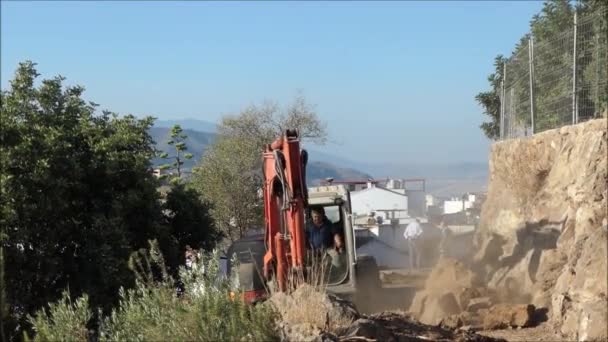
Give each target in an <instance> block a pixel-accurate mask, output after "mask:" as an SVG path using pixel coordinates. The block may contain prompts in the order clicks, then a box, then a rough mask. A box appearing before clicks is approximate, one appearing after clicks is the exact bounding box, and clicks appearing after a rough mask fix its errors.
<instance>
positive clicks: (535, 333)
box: [478, 324, 568, 342]
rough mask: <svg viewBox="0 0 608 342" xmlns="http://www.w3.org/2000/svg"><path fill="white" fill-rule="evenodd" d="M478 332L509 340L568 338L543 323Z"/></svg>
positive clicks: (557, 339) (552, 341)
mask: <svg viewBox="0 0 608 342" xmlns="http://www.w3.org/2000/svg"><path fill="white" fill-rule="evenodd" d="M478 334H480V335H483V336H488V337H493V338H502V339H505V340H507V341H509V342H516V341H517V342H520V341H521V342H524V341H525V342H528V341H542V342H556V341H568V339H566V338H564V337H562V336H561V335H559V334H557V333H556V332H555V329H553V328H552V327H549V326H548V324H543V325H540V326H538V327H534V328H522V329H502V330H486V331H479V332H478Z"/></svg>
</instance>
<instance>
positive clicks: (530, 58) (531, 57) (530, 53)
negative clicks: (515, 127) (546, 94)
mask: <svg viewBox="0 0 608 342" xmlns="http://www.w3.org/2000/svg"><path fill="white" fill-rule="evenodd" d="M528 64H529V65H530V72H529V74H530V126H532V127H531V129H532V135H534V38H533V37H530V39H528Z"/></svg>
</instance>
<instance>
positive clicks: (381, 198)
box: [350, 183, 410, 222]
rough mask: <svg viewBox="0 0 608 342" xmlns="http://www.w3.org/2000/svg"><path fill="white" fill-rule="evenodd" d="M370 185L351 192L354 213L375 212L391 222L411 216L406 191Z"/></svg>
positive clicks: (361, 214)
mask: <svg viewBox="0 0 608 342" xmlns="http://www.w3.org/2000/svg"><path fill="white" fill-rule="evenodd" d="M369 185H370V187H368V188H366V189H363V190H359V191H353V192H351V193H350V200H351V208H352V213H353V214H354V215H355V216H367V215H370V214H371V213H375V215H374V217H378V216H380V217H382V219H383V220H385V221H388V222H390V220H391V219H398V220H400V219H406V218H409V217H410V216H409V213H408V197H407V196H406V195H405V193H404V192H405V191H403V193H402V192H400V191H395V190H393V189H387V188H382V187H377V186H375V185H374V184H373V183H372V184H369Z"/></svg>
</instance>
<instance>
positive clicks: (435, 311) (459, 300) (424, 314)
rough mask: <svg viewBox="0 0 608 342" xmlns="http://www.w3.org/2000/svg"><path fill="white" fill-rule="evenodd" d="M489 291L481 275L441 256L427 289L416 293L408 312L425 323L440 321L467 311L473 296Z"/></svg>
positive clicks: (460, 263)
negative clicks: (481, 279)
mask: <svg viewBox="0 0 608 342" xmlns="http://www.w3.org/2000/svg"><path fill="white" fill-rule="evenodd" d="M487 292H488V291H487V290H486V289H485V288H483V287H481V282H480V279H479V277H478V276H477V275H476V274H475V273H473V272H472V271H471V270H470V269H469V268H468V267H466V266H465V265H464V264H463V263H462V262H460V261H458V260H455V259H449V258H442V259H440V260H439V262H438V263H437V265H436V266H435V267H434V268H433V270H432V271H431V273H430V274H429V276H428V278H427V279H426V282H425V286H424V290H422V291H420V292H418V293H416V296H415V297H414V300H413V302H412V305H411V306H410V309H409V311H410V312H411V313H412V314H413V315H414V317H416V318H417V319H419V320H420V322H422V323H425V324H439V323H440V322H441V320H443V319H445V318H447V317H449V316H451V315H455V314H459V313H461V312H463V311H466V309H467V306H468V305H469V302H470V300H471V299H472V298H475V297H482V296H483V295H486V294H487Z"/></svg>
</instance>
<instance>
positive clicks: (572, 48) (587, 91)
mask: <svg viewBox="0 0 608 342" xmlns="http://www.w3.org/2000/svg"><path fill="white" fill-rule="evenodd" d="M607 14H608V13H607V11H605V10H604V11H601V12H600V13H594V14H592V15H587V16H585V17H583V18H577V17H576V15H575V17H574V18H573V19H574V20H573V22H574V24H573V25H571V27H570V28H569V29H566V30H563V31H561V32H558V33H554V34H552V35H549V36H548V37H543V38H542V40H539V41H538V42H536V41H535V39H534V37H530V38H527V39H523V40H522V43H521V44H520V45H519V46H517V47H516V49H515V51H516V52H515V53H514V55H513V56H512V57H511V58H509V59H508V60H507V61H506V63H505V64H504V70H503V82H502V94H501V108H500V110H501V118H500V120H501V122H500V123H501V125H500V127H501V129H500V134H501V138H503V139H506V138H514V137H522V136H529V135H532V134H534V133H538V132H542V131H545V130H548V129H553V128H557V127H561V126H564V125H570V124H575V123H578V122H582V121H584V120H589V119H592V118H597V117H602V116H604V117H605V116H606V111H607V110H606V108H607V104H608V101H607V99H608V96H607V78H608V74H607V71H608V33H607V32H608V30H607V25H606V15H607Z"/></svg>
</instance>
